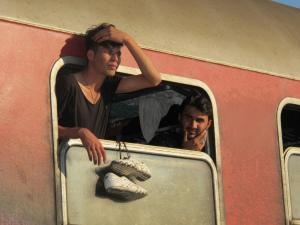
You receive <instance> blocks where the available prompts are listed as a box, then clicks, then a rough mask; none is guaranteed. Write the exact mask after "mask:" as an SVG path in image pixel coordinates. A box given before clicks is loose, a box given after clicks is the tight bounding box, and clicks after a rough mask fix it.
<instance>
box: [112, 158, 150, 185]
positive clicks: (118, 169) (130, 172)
mask: <svg viewBox="0 0 300 225" xmlns="http://www.w3.org/2000/svg"><path fill="white" fill-rule="evenodd" d="M111 169H112V170H113V171H114V172H115V173H118V174H120V175H122V176H126V177H130V176H134V177H135V178H136V179H138V180H140V181H145V180H148V179H149V178H150V177H151V175H150V174H147V173H143V172H142V171H138V170H136V169H135V168H133V167H130V166H129V165H126V164H122V163H120V162H114V161H113V162H112V163H111Z"/></svg>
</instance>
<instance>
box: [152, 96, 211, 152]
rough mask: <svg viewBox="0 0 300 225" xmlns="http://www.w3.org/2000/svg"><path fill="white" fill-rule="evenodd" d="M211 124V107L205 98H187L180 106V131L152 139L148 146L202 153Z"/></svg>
mask: <svg viewBox="0 0 300 225" xmlns="http://www.w3.org/2000/svg"><path fill="white" fill-rule="evenodd" d="M211 123H212V106H211V103H210V101H209V100H208V98H207V97H205V96H202V95H194V96H189V97H187V98H186V99H185V100H184V101H183V103H182V104H181V106H180V112H179V125H180V130H178V131H175V132H171V133H168V134H162V135H158V136H156V137H154V138H153V139H152V140H151V142H150V144H152V145H158V146H164V147H171V148H183V149H188V150H194V151H204V148H205V144H206V140H207V135H208V129H209V127H210V126H211Z"/></svg>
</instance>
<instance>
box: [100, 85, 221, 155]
mask: <svg viewBox="0 0 300 225" xmlns="http://www.w3.org/2000/svg"><path fill="white" fill-rule="evenodd" d="M190 95H199V96H203V97H205V98H207V99H208V100H209V97H208V95H207V93H206V92H205V91H204V90H203V89H201V88H199V87H192V86H189V85H183V84H178V83H174V82H168V81H163V82H162V83H161V84H160V86H158V87H155V88H149V89H146V90H141V91H138V92H134V93H128V94H120V95H117V96H116V98H115V99H114V103H113V105H112V110H111V115H110V120H109V126H108V129H107V133H106V139H109V140H120V141H126V142H133V143H140V144H148V145H156V146H161V147H164V146H167V147H173V148H175V147H174V146H171V145H165V144H168V143H163V144H160V143H159V142H157V141H156V140H158V139H159V138H160V137H168V136H171V135H172V134H173V136H174V134H175V133H176V134H177V133H178V132H179V130H180V128H181V127H180V122H179V110H180V105H181V104H182V102H183V100H184V99H186V98H187V97H188V96H190ZM209 104H210V105H211V102H209ZM211 119H212V120H213V116H212V118H211ZM177 136H179V135H177ZM177 136H176V138H177V139H178V138H179V139H181V138H183V137H180V136H179V137H177ZM214 136H215V135H214V127H213V124H212V126H211V127H210V128H209V129H208V138H207V140H206V142H207V143H206V145H205V148H204V151H205V152H206V153H207V154H209V155H210V156H211V157H212V158H213V159H215V151H214V149H215V140H214ZM177 139H176V140H173V139H172V138H169V140H168V141H171V142H172V141H173V142H174V141H176V142H178V140H177ZM176 144H177V143H176ZM176 148H181V146H176Z"/></svg>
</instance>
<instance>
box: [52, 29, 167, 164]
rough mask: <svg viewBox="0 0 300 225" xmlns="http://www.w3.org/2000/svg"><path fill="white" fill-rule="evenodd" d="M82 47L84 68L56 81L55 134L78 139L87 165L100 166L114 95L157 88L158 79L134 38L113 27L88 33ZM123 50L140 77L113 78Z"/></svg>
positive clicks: (155, 71)
mask: <svg viewBox="0 0 300 225" xmlns="http://www.w3.org/2000/svg"><path fill="white" fill-rule="evenodd" d="M85 44H86V58H87V65H86V66H85V68H84V69H83V70H82V71H80V72H77V73H74V74H69V75H62V76H59V77H58V78H57V82H56V96H57V105H58V124H59V126H58V134H59V138H60V139H65V138H66V139H69V138H80V139H81V141H82V143H83V145H84V147H85V148H86V150H87V153H88V156H89V159H90V161H93V162H94V164H98V165H99V164H100V163H101V160H102V161H105V160H106V154H105V149H104V148H103V145H102V144H101V142H100V141H99V140H98V139H99V138H103V137H104V135H105V130H106V127H107V123H108V116H109V112H110V107H111V103H112V98H113V96H114V94H115V93H126V92H132V91H136V90H139V89H143V88H149V87H153V86H157V85H158V84H159V83H160V82H161V76H160V74H159V72H158V71H157V70H156V68H155V67H154V65H153V64H152V62H151V61H150V60H149V58H148V57H147V56H146V55H145V54H144V52H143V50H142V49H141V48H140V47H139V46H138V44H137V43H136V42H135V40H134V39H133V37H131V36H130V35H129V34H127V33H125V32H123V31H121V30H118V29H117V28H116V27H115V26H114V25H112V24H107V23H103V24H101V25H99V26H97V27H92V28H90V29H89V30H87V32H86V34H85ZM122 46H126V47H127V48H128V50H129V52H130V53H131V54H132V56H133V57H134V59H135V60H136V62H137V64H138V66H139V69H140V70H141V74H140V75H138V76H130V77H126V78H121V77H119V76H116V70H117V68H118V66H119V65H120V62H121V48H122Z"/></svg>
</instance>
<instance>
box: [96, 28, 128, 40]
mask: <svg viewBox="0 0 300 225" xmlns="http://www.w3.org/2000/svg"><path fill="white" fill-rule="evenodd" d="M129 38H130V36H129V35H128V34H127V33H125V32H123V31H120V30H118V29H117V28H115V27H114V26H109V27H107V28H105V29H103V30H101V31H99V32H98V33H97V34H95V36H94V37H93V40H94V41H95V42H98V43H101V42H103V41H107V40H109V41H113V42H118V43H122V44H123V43H124V42H126V41H127V40H128V39H129Z"/></svg>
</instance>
